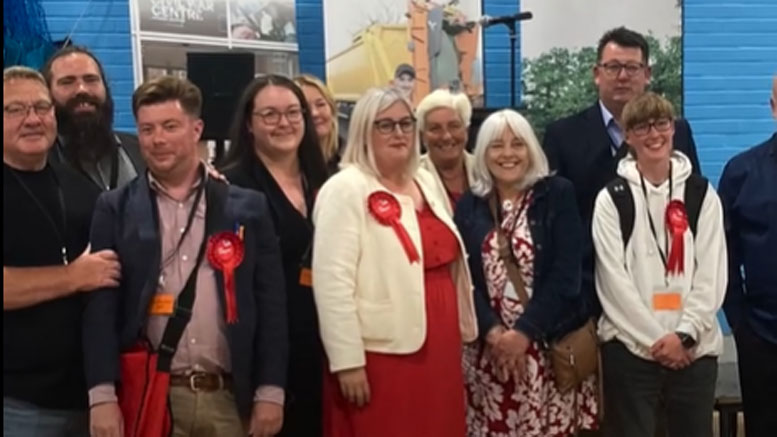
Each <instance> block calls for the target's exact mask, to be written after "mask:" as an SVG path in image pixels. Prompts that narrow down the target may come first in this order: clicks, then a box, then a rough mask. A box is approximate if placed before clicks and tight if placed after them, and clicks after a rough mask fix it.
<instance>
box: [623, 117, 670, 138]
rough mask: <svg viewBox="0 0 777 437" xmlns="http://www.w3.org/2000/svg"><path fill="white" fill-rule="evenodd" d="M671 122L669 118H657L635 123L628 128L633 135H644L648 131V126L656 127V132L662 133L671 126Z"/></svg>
mask: <svg viewBox="0 0 777 437" xmlns="http://www.w3.org/2000/svg"><path fill="white" fill-rule="evenodd" d="M672 124H673V123H672V119H671V118H659V119H656V120H652V121H646V122H644V123H637V124H635V125H634V126H633V127H632V128H631V129H630V130H631V131H632V132H634V134H635V135H638V136H644V135H647V134H648V133H650V128H652V127H654V128H656V132H661V133H663V132H666V131H668V130H669V129H670V128H671V127H672Z"/></svg>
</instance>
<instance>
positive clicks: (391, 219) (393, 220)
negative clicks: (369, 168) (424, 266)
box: [367, 191, 421, 264]
mask: <svg viewBox="0 0 777 437" xmlns="http://www.w3.org/2000/svg"><path fill="white" fill-rule="evenodd" d="M367 205H368V208H369V210H370V214H372V216H373V217H374V218H375V220H377V221H378V223H380V224H382V225H384V226H391V228H392V229H394V233H395V234H397V238H399V242H400V244H402V248H403V249H405V253H406V254H407V258H408V259H409V260H410V263H411V264H412V263H414V262H418V261H421V257H420V256H419V255H418V250H417V249H416V248H415V245H414V244H413V240H412V239H411V238H410V235H409V234H408V233H407V230H406V229H405V227H404V226H402V222H401V221H400V220H399V219H400V217H401V216H402V207H401V206H400V205H399V202H398V201H397V199H396V198H395V197H394V196H392V195H391V194H390V193H388V192H386V191H376V192H374V193H372V194H370V196H369V197H368V198H367Z"/></svg>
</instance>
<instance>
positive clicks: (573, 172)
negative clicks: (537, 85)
mask: <svg viewBox="0 0 777 437" xmlns="http://www.w3.org/2000/svg"><path fill="white" fill-rule="evenodd" d="M673 144H674V148H675V150H679V151H680V152H683V154H685V155H686V156H687V157H688V159H690V160H691V165H692V166H693V172H694V173H696V174H700V172H701V170H700V167H699V158H698V156H697V154H696V143H695V142H694V141H693V135H692V133H691V126H690V125H689V124H688V122H687V121H686V120H684V119H677V120H676V121H675V132H674V138H673ZM542 147H543V148H544V149H545V154H546V155H547V157H548V163H549V164H550V169H551V170H554V171H555V172H556V174H557V175H559V176H562V177H564V178H566V179H568V180H569V181H571V182H572V185H573V186H574V188H575V194H576V197H577V207H578V209H579V211H580V217H581V218H582V220H583V227H584V228H585V235H584V240H583V244H584V249H583V276H582V283H581V284H582V291H583V294H584V295H585V297H586V299H587V301H588V302H589V304H590V305H591V306H593V307H595V308H596V312H597V313H599V312H601V308H600V306H599V300H598V298H597V296H596V288H595V286H594V246H593V239H592V237H591V220H592V218H593V215H594V201H595V200H596V195H597V194H599V191H601V190H602V188H604V186H605V185H607V183H608V182H610V181H611V180H613V179H615V177H616V176H617V175H616V169H617V167H618V162H619V161H620V160H621V158H623V157H624V156H626V153H627V152H628V150H626V149H627V148H626V147H621V148H619V149H618V153H617V154H616V155H615V156H613V154H612V147H613V142H612V139H611V138H610V135H609V134H608V133H607V128H606V127H605V126H604V118H603V117H602V111H601V107H600V106H599V102H598V101H597V102H596V103H594V105H593V106H591V107H589V108H587V109H585V110H583V111H581V112H579V113H577V114H574V115H571V116H569V117H566V118H562V119H560V120H557V121H555V122H553V123H551V124H550V125H548V127H547V129H546V130H545V137H544V139H543V143H542Z"/></svg>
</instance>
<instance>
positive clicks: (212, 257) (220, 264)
mask: <svg viewBox="0 0 777 437" xmlns="http://www.w3.org/2000/svg"><path fill="white" fill-rule="evenodd" d="M207 253H208V262H210V264H211V265H212V266H213V268H214V269H217V270H221V272H222V273H223V274H224V303H225V306H226V313H227V323H228V324H234V323H237V297H236V296H235V269H236V268H237V267H238V266H239V265H240V263H241V262H243V256H244V255H245V246H244V245H243V241H242V240H241V239H240V237H239V236H237V235H236V234H235V233H233V232H220V233H218V234H216V235H211V236H210V238H208V246H207Z"/></svg>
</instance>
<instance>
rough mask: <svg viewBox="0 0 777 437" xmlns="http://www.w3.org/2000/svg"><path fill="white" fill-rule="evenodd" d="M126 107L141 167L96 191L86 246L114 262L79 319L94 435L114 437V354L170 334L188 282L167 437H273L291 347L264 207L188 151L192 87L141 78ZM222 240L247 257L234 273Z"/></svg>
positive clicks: (118, 424) (117, 426)
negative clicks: (115, 279) (116, 185)
mask: <svg viewBox="0 0 777 437" xmlns="http://www.w3.org/2000/svg"><path fill="white" fill-rule="evenodd" d="M132 106H133V111H134V113H135V117H136V120H137V125H138V133H139V142H140V149H141V153H142V154H143V157H144V159H145V161H146V164H147V166H148V170H149V171H148V173H146V174H142V175H141V176H139V177H138V178H136V179H135V180H134V181H132V182H130V183H129V184H127V185H125V186H124V187H122V188H120V189H118V190H113V191H110V192H108V193H104V194H103V195H102V196H101V197H100V198H99V200H98V203H97V207H96V212H95V216H94V220H93V223H92V238H91V244H92V247H93V249H96V250H100V249H103V248H112V249H113V250H115V251H116V253H117V254H118V255H119V258H120V259H121V260H122V279H121V285H120V286H119V287H118V288H113V289H104V290H101V291H97V292H95V293H94V296H93V298H91V299H89V301H88V303H87V307H86V310H85V314H84V349H85V367H86V379H87V385H88V387H90V390H89V404H90V407H91V413H90V419H91V430H92V436H96V437H100V436H118V435H119V434H120V432H121V428H122V418H121V413H120V410H119V407H118V405H117V397H116V392H115V383H116V382H117V381H118V380H119V375H120V373H119V367H120V366H119V358H120V352H123V351H126V350H127V349H128V348H130V347H132V346H133V345H136V344H137V343H138V341H139V340H140V339H141V338H147V339H148V341H149V342H150V343H151V345H152V346H153V347H154V348H157V347H158V345H159V344H160V342H161V341H162V338H163V337H165V338H168V337H167V333H166V332H165V331H166V326H167V325H168V324H169V323H170V321H172V320H173V319H174V318H176V317H177V315H178V314H180V312H181V311H180V310H179V308H180V307H179V305H182V306H184V307H185V306H186V305H185V304H182V303H181V302H182V301H184V300H185V299H183V298H182V297H181V296H182V295H183V292H182V290H183V289H186V288H187V286H186V285H185V283H190V284H196V285H194V286H193V289H194V294H195V296H196V298H195V299H194V300H193V304H192V306H191V307H190V308H191V311H190V314H191V315H190V320H189V321H188V323H186V325H185V329H184V330H183V334H182V336H180V341H179V342H178V343H177V345H176V344H173V347H174V348H175V352H174V353H173V356H172V359H171V367H170V373H171V378H170V390H169V401H170V408H171V412H172V417H173V428H174V429H173V431H174V433H175V435H204V436H214V437H216V436H222V435H224V436H226V435H246V433H250V434H252V435H254V436H272V435H274V434H275V433H277V432H278V430H280V427H281V424H282V420H283V403H284V390H283V387H284V384H285V378H286V368H287V355H288V340H287V326H286V307H285V305H286V297H285V295H284V281H283V268H282V265H281V253H280V249H279V247H278V242H277V238H276V236H275V231H274V229H273V223H272V219H271V217H270V212H269V209H268V207H267V202H266V201H265V198H264V196H263V195H261V194H260V193H257V192H255V191H250V190H245V189H241V188H238V187H233V186H228V185H225V184H223V183H222V182H220V181H218V180H215V179H213V178H209V177H208V175H207V172H206V171H205V168H204V166H203V165H202V164H201V162H200V160H199V158H198V154H197V142H198V141H199V139H200V135H201V133H202V128H203V123H202V120H200V118H199V117H200V111H201V106H202V97H201V94H200V91H199V89H197V87H196V86H194V85H193V84H192V83H191V82H189V81H188V80H185V79H179V78H175V77H169V76H167V77H161V78H159V79H155V80H152V81H150V82H146V83H145V84H143V85H141V86H140V87H139V88H138V89H137V90H136V91H135V94H134V95H133V102H132ZM236 235H237V236H236ZM224 240H230V241H231V242H232V246H231V247H232V249H235V248H238V249H236V251H237V252H239V251H240V249H239V248H241V247H242V249H243V251H244V256H243V257H242V262H241V261H240V258H241V257H239V256H235V257H227V258H226V261H225V259H224V258H222V261H221V262H222V263H227V261H228V260H230V259H231V260H233V261H236V262H239V264H237V267H236V268H235V269H234V273H232V274H230V272H229V269H222V267H220V265H219V263H218V262H215V261H214V256H216V255H218V256H223V255H225V254H227V255H229V252H222V251H220V250H214V249H216V248H217V247H219V244H218V243H219V241H221V242H223V241H224ZM206 242H207V250H206ZM204 252H207V253H208V255H207V256H204V255H203V253H204ZM233 253H234V252H233ZM221 266H223V264H221ZM187 278H188V279H187ZM230 284H232V286H230ZM188 289H189V290H191V287H189V288H188ZM184 312H187V313H188V311H186V310H184ZM245 423H247V424H248V427H249V428H248V429H246V428H245V427H244V424H245Z"/></svg>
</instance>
